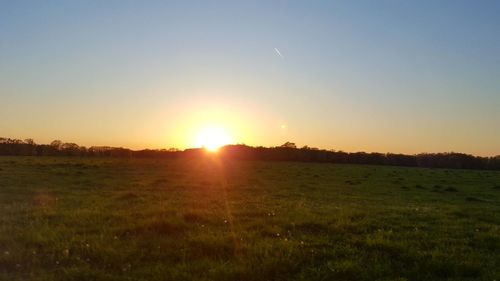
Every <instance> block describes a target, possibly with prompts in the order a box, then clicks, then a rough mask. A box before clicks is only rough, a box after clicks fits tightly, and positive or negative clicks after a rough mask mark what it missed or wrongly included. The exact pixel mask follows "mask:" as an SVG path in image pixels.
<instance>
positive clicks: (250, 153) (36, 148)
mask: <svg viewBox="0 0 500 281" xmlns="http://www.w3.org/2000/svg"><path fill="white" fill-rule="evenodd" d="M207 153H208V152H206V151H205V150H204V149H199V148H198V149H197V148H194V149H186V150H182V151H181V150H177V149H168V150H167V149H158V150H156V149H144V150H131V149H127V148H122V147H108V146H91V147H88V148H87V147H84V146H79V145H77V144H76V143H65V142H62V141H59V140H55V141H53V142H51V143H50V144H37V143H35V142H34V141H33V139H26V140H19V139H11V138H0V155H19V156H83V157H156V158H196V157H204V156H206V155H207ZM217 155H218V156H219V157H221V158H228V159H239V160H262V161H299V162H321V163H346V164H371V165H392V166H407V167H426V168H451V169H479V170H500V155H497V156H494V157H480V156H473V155H469V154H464V153H455V152H448V153H420V154H415V155H406V154H396V153H376V152H373V153H367V152H343V151H335V150H325V149H318V148H311V147H308V146H304V147H301V148H298V147H297V146H296V145H295V144H294V143H292V142H287V143H285V144H283V145H281V146H277V147H262V146H259V147H252V146H247V145H243V144H240V145H227V146H224V147H222V148H220V149H219V151H218V153H217Z"/></svg>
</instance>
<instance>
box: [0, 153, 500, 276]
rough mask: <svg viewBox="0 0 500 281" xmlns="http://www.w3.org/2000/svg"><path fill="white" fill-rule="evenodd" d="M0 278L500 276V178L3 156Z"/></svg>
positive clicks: (365, 169) (496, 175) (390, 169)
mask: <svg viewBox="0 0 500 281" xmlns="http://www.w3.org/2000/svg"><path fill="white" fill-rule="evenodd" d="M0 279H1V280H495V279H496V280H500V172H494V171H467V170H445V169H421V168H403V167H388V166H356V165H336V164H314V163H288V162H224V163H223V162H221V161H220V160H217V159H216V158H207V159H199V160H154V159H103V158H98V159H94V158H48V157H47V158H43V157H40V158H34V157H0Z"/></svg>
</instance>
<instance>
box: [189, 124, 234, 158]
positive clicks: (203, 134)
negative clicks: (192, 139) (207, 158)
mask: <svg viewBox="0 0 500 281" xmlns="http://www.w3.org/2000/svg"><path fill="white" fill-rule="evenodd" d="M232 142H233V139H232V137H231V135H229V133H228V132H227V131H226V130H225V129H224V128H221V127H216V126H209V127H205V128H203V129H201V130H200V131H199V133H198V136H197V138H196V146H198V147H202V148H205V149H207V150H209V151H212V152H215V151H217V150H218V149H219V148H220V147H221V146H224V145H227V144H231V143H232Z"/></svg>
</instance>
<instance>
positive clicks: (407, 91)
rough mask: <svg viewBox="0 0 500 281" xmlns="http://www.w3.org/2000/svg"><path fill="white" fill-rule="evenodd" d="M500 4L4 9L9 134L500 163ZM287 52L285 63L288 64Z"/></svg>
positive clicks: (16, 4)
mask: <svg viewBox="0 0 500 281" xmlns="http://www.w3.org/2000/svg"><path fill="white" fill-rule="evenodd" d="M499 14H500V2H498V1H0V97H1V101H2V102H1V103H0V136H5V137H18V138H28V137H31V138H34V139H35V141H37V142H42V143H43V142H50V141H51V140H53V139H62V140H64V141H72V142H76V143H79V144H82V145H87V146H89V145H113V146H125V147H131V148H143V147H152V148H160V147H180V148H184V147H189V146H191V145H192V139H193V138H194V137H193V135H194V134H196V131H197V130H199V129H200V128H201V127H203V126H206V124H208V123H211V124H218V125H220V126H223V127H226V128H227V130H228V131H230V133H231V134H232V135H233V137H234V140H235V141H236V142H243V143H247V144H250V145H265V146H272V145H279V144H281V143H284V142H285V141H294V142H296V143H297V144H298V145H306V144H307V145H309V146H317V147H321V148H328V149H330V148H332V149H338V150H346V151H360V150H364V151H379V152H389V151H390V152H404V153H418V152H437V151H461V152H467V153H473V154H479V155H496V154H500V145H499V143H500V125H499V124H500V122H499V121H500V83H499V81H500V80H499V77H500V17H498V15H499ZM275 48H277V49H278V50H279V51H280V53H281V54H282V57H281V56H279V55H278V54H277V53H276V51H275Z"/></svg>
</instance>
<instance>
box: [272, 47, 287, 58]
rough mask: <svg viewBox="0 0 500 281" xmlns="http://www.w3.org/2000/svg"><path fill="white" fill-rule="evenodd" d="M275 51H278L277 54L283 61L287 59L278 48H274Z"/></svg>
mask: <svg viewBox="0 0 500 281" xmlns="http://www.w3.org/2000/svg"><path fill="white" fill-rule="evenodd" d="M274 51H276V54H278V56H279V57H280V58H282V59H284V58H285V57H284V56H283V55H282V54H281V52H280V50H278V48H274Z"/></svg>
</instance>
